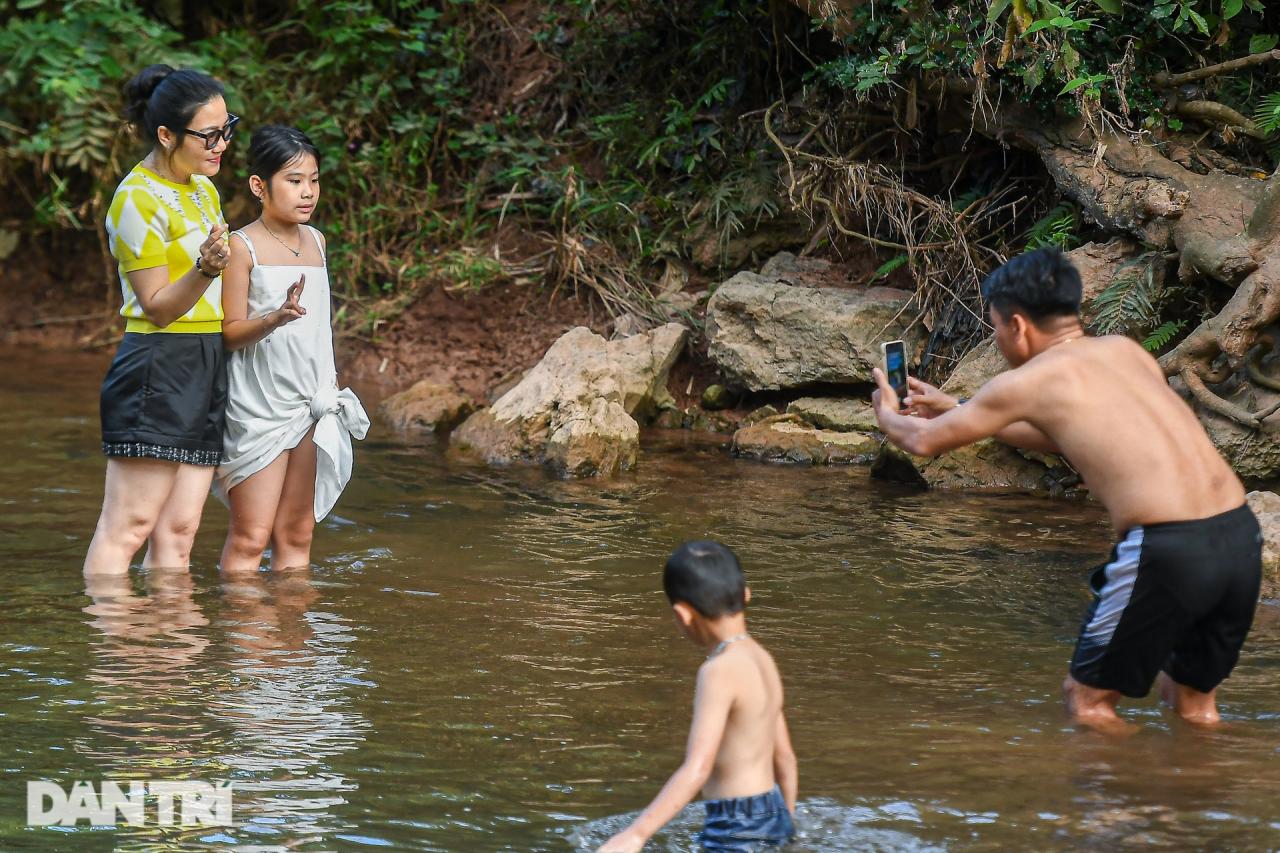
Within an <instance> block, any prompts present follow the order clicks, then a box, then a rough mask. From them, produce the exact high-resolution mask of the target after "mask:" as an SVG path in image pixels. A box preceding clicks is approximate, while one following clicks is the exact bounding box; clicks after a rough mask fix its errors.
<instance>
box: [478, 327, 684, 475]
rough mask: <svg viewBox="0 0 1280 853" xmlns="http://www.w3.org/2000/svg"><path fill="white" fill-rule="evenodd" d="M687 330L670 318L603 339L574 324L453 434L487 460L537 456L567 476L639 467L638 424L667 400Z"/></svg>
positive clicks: (530, 459) (534, 458) (502, 461)
mask: <svg viewBox="0 0 1280 853" xmlns="http://www.w3.org/2000/svg"><path fill="white" fill-rule="evenodd" d="M686 335H687V330H686V329H685V328H684V327H683V326H681V325H678V324H675V323H670V324H668V325H665V326H660V327H658V328H656V329H653V330H651V331H648V332H644V333H642V334H637V335H633V336H631V337H628V338H623V339H620V340H613V341H606V340H605V339H604V338H602V337H600V336H599V335H597V334H595V333H594V332H592V331H591V330H590V329H587V328H585V327H581V326H580V327H578V328H575V329H570V330H569V331H568V332H566V333H565V334H564V335H563V336H561V338H560V339H559V340H558V341H556V342H555V343H554V344H552V345H551V348H550V349H549V350H547V353H546V355H545V356H543V358H542V361H540V362H538V364H537V365H535V366H534V368H533V369H532V370H530V371H529V372H528V373H527V374H525V376H524V378H523V379H521V380H520V382H519V383H518V384H517V385H516V386H515V387H514V388H512V389H511V390H510V391H508V392H507V393H506V394H504V395H503V396H502V397H500V398H499V399H498V400H497V401H496V402H495V403H494V404H493V406H492V407H491V408H489V409H484V410H482V411H479V412H476V413H475V414H473V415H472V416H471V417H469V418H468V419H467V420H466V422H465V423H463V425H462V426H461V427H459V428H458V430H457V431H456V432H455V433H454V435H453V443H454V446H455V447H457V448H459V449H461V450H464V451H470V452H474V453H476V454H478V455H479V456H480V457H481V458H483V459H484V460H485V461H487V462H489V463H490V464H507V463H510V462H516V461H527V462H539V463H543V464H546V465H547V466H548V467H550V468H551V469H552V470H554V471H556V472H558V473H561V474H563V475H566V476H575V477H585V476H602V475H603V476H607V475H610V474H614V473H617V472H618V471H625V470H628V469H630V468H632V467H634V466H635V461H636V454H637V452H638V448H639V437H640V425H639V424H638V423H637V421H636V417H641V418H646V419H647V418H648V417H649V416H651V415H652V413H653V412H654V411H656V410H657V408H658V407H660V406H662V405H663V404H665V403H667V402H668V401H669V397H670V395H669V394H668V392H667V387H666V386H667V376H668V374H669V373H670V371H671V366H672V365H673V364H674V363H675V360H676V358H677V357H678V356H679V354H680V351H681V349H682V348H683V346H684V341H685V337H686Z"/></svg>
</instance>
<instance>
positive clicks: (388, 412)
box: [381, 379, 475, 435]
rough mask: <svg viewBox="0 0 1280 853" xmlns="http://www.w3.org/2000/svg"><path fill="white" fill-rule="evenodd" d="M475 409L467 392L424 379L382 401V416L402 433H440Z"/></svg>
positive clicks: (456, 423)
mask: <svg viewBox="0 0 1280 853" xmlns="http://www.w3.org/2000/svg"><path fill="white" fill-rule="evenodd" d="M474 409H475V406H474V405H472V403H471V400H470V399H468V398H467V396H466V395H465V394H463V393H462V392H461V391H459V390H458V389H457V388H454V387H452V386H450V385H440V384H438V383H435V382H431V381H430V380H427V379H424V380H422V381H421V382H418V383H416V384H415V385H413V387H411V388H409V389H408V390H407V391H401V392H400V393H399V394H393V395H391V396H390V397H388V398H387V399H386V400H384V401H383V402H382V407H381V412H382V417H383V418H384V419H385V420H386V421H387V423H388V424H390V425H391V426H392V427H393V428H394V429H397V430H400V431H401V432H423V433H432V434H436V435H440V434H443V433H447V432H449V430H451V429H453V428H454V427H456V426H457V425H458V424H460V423H462V421H463V419H464V418H466V416H467V415H469V414H471V412H472V411H473V410H474Z"/></svg>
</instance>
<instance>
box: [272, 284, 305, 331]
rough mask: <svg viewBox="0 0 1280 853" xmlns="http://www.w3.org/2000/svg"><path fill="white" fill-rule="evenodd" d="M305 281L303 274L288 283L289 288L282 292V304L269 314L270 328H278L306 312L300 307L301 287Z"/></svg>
mask: <svg viewBox="0 0 1280 853" xmlns="http://www.w3.org/2000/svg"><path fill="white" fill-rule="evenodd" d="M306 283H307V277H306V275H305V274H304V275H300V276H298V280H297V281H295V282H294V283H293V284H291V285H289V289H288V290H286V291H285V294H284V304H283V305H281V306H280V307H279V308H277V309H276V310H274V311H272V312H271V314H270V315H269V319H270V323H271V328H273V329H278V328H280V327H281V326H283V325H285V324H286V323H292V322H293V321H294V320H297V319H298V318H299V317H301V316H302V315H303V314H306V313H307V309H306V308H303V307H302V288H303V286H304V285H305V284H306Z"/></svg>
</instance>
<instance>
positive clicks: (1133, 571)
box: [872, 249, 1262, 727]
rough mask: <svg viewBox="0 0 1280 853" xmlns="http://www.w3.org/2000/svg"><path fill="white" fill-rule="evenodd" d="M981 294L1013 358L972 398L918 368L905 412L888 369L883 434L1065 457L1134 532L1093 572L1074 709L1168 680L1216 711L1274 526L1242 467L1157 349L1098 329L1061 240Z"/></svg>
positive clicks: (1180, 708) (1179, 696) (1087, 709)
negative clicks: (1097, 333) (924, 376)
mask: <svg viewBox="0 0 1280 853" xmlns="http://www.w3.org/2000/svg"><path fill="white" fill-rule="evenodd" d="M982 292H983V299H984V301H985V302H986V304H987V306H988V308H989V309H990V312H991V323H992V325H993V326H994V327H995V338H996V345H997V346H998V347H999V348H1000V352H1001V353H1002V354H1003V355H1004V357H1005V359H1006V360H1007V361H1008V362H1009V364H1010V365H1011V366H1012V367H1013V369H1012V370H1009V371H1006V372H1004V373H1001V374H1000V375H998V376H996V377H995V378H994V379H992V380H991V381H990V382H988V383H987V384H986V385H984V386H982V388H981V389H980V390H979V391H978V393H977V394H975V395H974V397H973V399H971V400H968V401H966V402H964V403H963V404H961V402H960V401H959V400H956V399H955V398H953V397H950V396H948V395H946V394H943V393H942V392H940V391H939V390H938V389H936V388H933V387H931V386H929V385H926V384H925V383H923V382H919V381H915V380H913V381H911V384H910V388H909V393H908V396H907V399H906V400H905V404H906V412H905V413H901V412H899V408H898V399H897V396H896V394H895V393H894V391H893V389H892V388H891V387H890V385H889V384H888V382H887V381H886V380H885V377H884V374H883V373H882V372H880V371H876V373H875V379H876V383H877V384H878V385H879V390H878V391H877V392H875V394H874V395H873V401H872V402H873V404H874V405H875V409H876V416H877V417H878V419H879V421H880V428H881V430H883V432H884V433H885V435H887V436H888V437H889V439H890V440H891V441H892V442H893V443H894V444H896V445H898V446H899V447H901V448H903V449H904V450H906V451H907V452H909V453H913V454H917V455H920V456H934V455H937V454H940V453H945V452H947V451H948V450H952V449H954V448H957V447H961V446H963V445H966V444H970V443H972V442H975V441H978V440H979V439H983V438H987V437H990V436H994V437H995V438H996V439H998V440H1000V441H1002V442H1005V443H1006V444H1011V445H1013V446H1015V447H1023V448H1027V449H1030V450H1037V451H1045V452H1052V453H1061V454H1062V455H1063V456H1065V457H1066V458H1067V459H1068V460H1069V461H1070V462H1071V464H1072V465H1074V466H1075V468H1076V470H1077V471H1079V472H1080V474H1081V475H1082V476H1083V477H1084V481H1085V482H1086V483H1087V484H1088V486H1089V490H1090V492H1092V494H1093V496H1094V497H1096V498H1097V499H1098V500H1099V501H1100V502H1101V503H1102V505H1103V506H1104V507H1106V509H1107V512H1108V513H1109V514H1110V516H1111V522H1112V524H1113V525H1114V527H1115V529H1116V530H1117V532H1118V533H1119V534H1120V541H1119V543H1118V544H1117V545H1116V546H1115V548H1114V550H1113V551H1112V553H1111V560H1110V561H1109V562H1108V563H1107V564H1106V565H1105V566H1103V567H1101V568H1099V569H1098V570H1097V571H1096V572H1094V574H1093V578H1092V581H1091V584H1092V587H1093V591H1094V593H1095V596H1096V597H1095V600H1094V602H1093V604H1092V606H1091V607H1090V609H1089V611H1088V614H1087V616H1086V618H1085V621H1084V625H1083V627H1082V628H1081V631H1080V636H1079V639H1078V640H1077V643H1076V649H1075V654H1074V655H1073V657H1072V660H1071V668H1070V674H1069V675H1068V676H1067V679H1066V681H1065V682H1064V683H1063V690H1064V692H1065V694H1066V701H1067V708H1068V710H1069V711H1070V712H1071V713H1072V714H1073V715H1074V716H1075V717H1076V718H1077V719H1079V720H1080V721H1081V722H1083V723H1088V724H1093V725H1099V726H1104V727H1105V726H1111V725H1114V724H1116V723H1118V717H1117V716H1116V711H1115V708H1116V703H1117V702H1118V701H1119V699H1120V697H1121V696H1130V697H1139V696H1145V695H1147V693H1148V692H1149V691H1150V689H1151V684H1152V682H1153V681H1155V680H1156V678H1157V676H1159V680H1160V695H1161V697H1162V698H1163V699H1164V700H1165V701H1166V702H1168V703H1169V705H1170V706H1172V707H1173V708H1174V710H1175V711H1176V712H1177V713H1178V714H1180V715H1181V716H1182V717H1184V718H1185V719H1187V720H1190V721H1192V722H1198V723H1214V722H1217V721H1218V710H1217V704H1216V702H1215V692H1216V690H1217V687H1218V685H1219V684H1220V683H1221V682H1222V681H1223V680H1224V679H1225V678H1226V677H1227V676H1228V675H1229V674H1230V673H1231V670H1232V668H1233V667H1234V666H1235V664H1236V660H1237V659H1238V657H1239V654H1240V647H1241V646H1242V645H1243V643H1244V639H1245V635H1246V634H1248V632H1249V627H1250V625H1251V624H1252V621H1253V612H1254V608H1255V606H1256V604H1257V601H1258V588H1259V585H1260V583H1261V542H1262V538H1261V533H1260V531H1259V528H1258V523H1257V520H1256V519H1255V518H1254V516H1253V513H1252V512H1251V511H1250V510H1249V508H1248V506H1247V505H1246V504H1245V502H1244V488H1243V487H1242V486H1241V484H1240V480H1239V478H1237V477H1236V475H1235V473H1234V472H1233V471H1232V470H1231V468H1230V467H1228V466H1227V464H1226V462H1224V461H1223V459H1222V457H1221V456H1219V455H1218V452H1217V450H1216V449H1215V448H1214V446H1213V444H1212V443H1211V442H1210V441H1209V438H1208V436H1207V435H1206V434H1205V431H1204V429H1203V428H1202V427H1201V425H1200V422H1199V421H1198V420H1197V419H1196V416H1195V414H1194V413H1193V412H1192V411H1191V409H1190V408H1189V407H1188V406H1187V404H1186V403H1185V402H1183V401H1182V399H1181V398H1179V397H1178V395H1177V394H1176V393H1174V391H1173V390H1172V389H1171V388H1170V387H1169V385H1168V383H1167V382H1166V381H1165V376H1164V374H1163V372H1162V371H1161V370H1160V367H1159V365H1157V364H1156V361H1155V359H1153V358H1152V357H1151V356H1150V355H1149V354H1148V353H1147V352H1146V351H1144V350H1143V349H1142V347H1140V346H1138V344H1136V343H1134V342H1133V341H1131V340H1129V339H1128V338H1125V337H1120V336H1108V337H1101V338H1091V337H1086V336H1085V333H1084V329H1083V327H1082V326H1081V323H1080V295H1081V284H1080V275H1079V273H1078V272H1077V271H1076V270H1075V268H1074V267H1073V266H1072V265H1071V263H1070V261H1068V260H1067V258H1066V257H1065V256H1064V255H1063V254H1062V253H1061V252H1059V251H1057V250H1056V249H1041V250H1039V251H1036V252H1031V253H1029V254H1026V255H1023V256H1021V257H1018V258H1015V259H1014V260H1012V261H1010V262H1009V263H1007V264H1005V265H1004V266H1002V267H1001V268H1000V269H997V270H996V271H995V272H993V273H992V274H991V275H990V276H988V277H987V280H986V281H985V282H983V286H982ZM912 415H915V416H914V417H913V416H912Z"/></svg>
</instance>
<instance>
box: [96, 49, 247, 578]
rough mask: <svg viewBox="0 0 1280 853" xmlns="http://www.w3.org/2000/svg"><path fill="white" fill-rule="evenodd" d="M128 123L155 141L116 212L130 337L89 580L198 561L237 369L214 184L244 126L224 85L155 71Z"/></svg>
mask: <svg viewBox="0 0 1280 853" xmlns="http://www.w3.org/2000/svg"><path fill="white" fill-rule="evenodd" d="M124 95H125V117H126V118H127V119H128V121H129V122H130V123H131V124H132V125H133V126H134V128H135V129H136V130H137V131H138V132H139V133H140V134H141V135H142V136H143V138H144V139H145V140H146V141H147V143H148V144H149V145H150V146H151V151H150V153H148V154H147V156H146V157H145V158H144V159H143V160H142V162H140V163H138V165H136V166H134V167H133V169H132V170H131V171H130V172H129V174H127V175H126V176H125V178H124V180H123V181H121V182H120V186H119V187H118V188H117V189H116V193H115V197H114V198H113V199H112V201H111V207H110V209H109V211H108V213H107V223H106V224H107V235H108V238H109V241H110V247H111V254H112V255H113V256H114V257H115V259H116V261H117V264H118V266H119V269H120V288H121V291H122V293H123V296H124V306H123V307H122V308H121V309H120V313H121V315H123V316H124V318H125V334H124V338H123V340H122V341H121V342H120V348H119V349H118V350H117V351H116V355H115V359H114V361H112V363H111V367H110V369H109V370H108V371H107V377H106V379H105V380H104V381H103V383H102V394H101V399H100V406H101V415H102V448H103V452H104V453H105V454H106V457H107V476H106V488H105V495H104V497H103V502H102V514H101V516H99V518H98V526H97V529H96V530H95V531H94V534H93V542H92V543H91V544H90V545H89V553H88V556H86V558H85V565H84V570H85V573H86V574H94V573H112V574H121V573H125V572H128V570H129V563H130V561H131V560H132V559H133V555H134V554H135V553H136V552H137V551H138V549H139V548H141V547H142V544H143V543H144V542H149V547H148V549H147V554H146V557H145V559H144V561H143V565H144V566H148V567H151V566H164V567H185V566H187V565H188V563H189V561H190V556H191V544H192V542H193V541H194V540H195V534H196V529H197V528H198V527H199V526H200V515H201V513H202V511H203V509H204V502H205V498H206V496H207V495H208V494H209V484H210V482H211V480H212V479H213V472H214V469H215V468H216V466H217V465H218V462H219V459H220V457H221V454H222V430H223V420H224V409H225V406H226V398H227V374H226V364H225V355H224V351H223V347H222V281H221V276H222V269H223V267H225V266H226V264H227V260H228V258H229V257H230V252H229V250H228V247H227V242H226V232H227V226H226V223H225V221H224V220H223V217H222V206H221V204H220V202H219V199H218V191H217V190H216V189H214V186H213V182H212V181H210V180H209V178H210V177H211V176H213V175H216V174H217V173H218V169H219V168H220V167H221V165H222V154H223V152H224V151H226V149H227V143H228V142H229V141H230V140H231V137H232V134H233V133H234V132H235V126H236V122H237V121H239V119H237V118H236V117H235V116H233V115H231V114H229V113H228V112H227V105H226V101H225V100H224V99H223V89H222V85H221V84H220V83H218V81H216V80H214V79H213V78H211V77H208V76H206V75H204V74H201V73H199V72H197V71H190V70H182V71H177V70H174V69H173V68H171V67H169V66H168V65H151V66H148V67H147V68H144V69H143V70H142V71H141V72H139V73H138V74H137V76H135V77H134V78H133V79H132V80H130V81H129V83H128V84H127V85H126V86H125V89H124Z"/></svg>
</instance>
